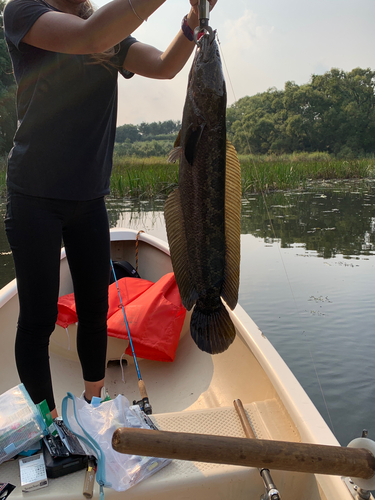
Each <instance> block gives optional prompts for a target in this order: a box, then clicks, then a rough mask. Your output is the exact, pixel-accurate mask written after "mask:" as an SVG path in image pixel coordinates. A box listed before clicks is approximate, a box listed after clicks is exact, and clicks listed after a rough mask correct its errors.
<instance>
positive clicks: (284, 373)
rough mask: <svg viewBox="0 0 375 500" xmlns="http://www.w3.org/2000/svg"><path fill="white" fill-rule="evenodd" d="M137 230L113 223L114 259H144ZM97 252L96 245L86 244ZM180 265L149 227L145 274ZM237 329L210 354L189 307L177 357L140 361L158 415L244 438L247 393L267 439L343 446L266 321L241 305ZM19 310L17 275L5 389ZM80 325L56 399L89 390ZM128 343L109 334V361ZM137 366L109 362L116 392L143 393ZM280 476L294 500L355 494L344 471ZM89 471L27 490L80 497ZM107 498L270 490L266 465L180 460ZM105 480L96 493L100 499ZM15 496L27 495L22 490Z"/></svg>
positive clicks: (59, 364) (171, 425)
mask: <svg viewBox="0 0 375 500" xmlns="http://www.w3.org/2000/svg"><path fill="white" fill-rule="evenodd" d="M136 234H137V233H136V231H132V230H124V229H114V230H112V231H111V240H112V248H111V251H112V258H113V260H127V261H129V262H131V263H132V264H133V265H135V238H136ZM87 251H90V249H87ZM170 271H172V266H171V262H170V258H169V251H168V246H167V245H166V244H165V243H164V242H162V241H160V240H158V239H156V238H153V237H152V236H149V235H146V234H141V235H140V241H139V274H140V275H141V276H142V278H146V279H149V280H152V281H157V280H158V279H159V278H160V277H161V276H162V275H164V274H165V273H167V272H170ZM71 292H72V283H71V278H70V274H69V269H68V266H67V262H66V259H65V254H64V251H63V252H62V260H61V290H60V294H61V295H64V294H66V293H71ZM230 314H231V317H232V319H233V322H234V324H235V327H236V330H237V337H236V340H235V341H234V343H233V344H232V345H231V346H230V348H229V349H228V350H227V351H226V352H224V353H222V354H219V355H214V356H211V355H209V354H207V353H204V352H201V351H200V350H199V349H198V348H197V347H196V345H195V344H194V342H193V340H192V339H191V337H190V334H189V332H188V329H189V325H188V323H189V314H188V315H187V320H186V321H185V324H184V328H183V330H182V332H181V337H180V343H179V346H178V349H177V352H176V359H175V361H174V362H173V363H161V362H156V361H148V360H138V361H139V367H140V370H141V374H142V379H143V380H144V382H145V384H146V386H147V392H148V396H149V399H150V403H151V405H152V407H153V419H154V421H155V422H156V423H157V425H158V426H159V428H160V429H162V430H171V431H185V432H195V433H207V434H218V435H228V436H237V437H243V436H244V434H243V430H242V427H241V424H240V421H239V419H238V416H237V414H236V412H235V409H234V406H233V401H234V399H241V400H242V402H243V404H244V406H245V409H246V411H247V413H248V415H249V417H250V418H251V422H252V425H253V428H254V430H255V432H256V434H257V437H258V438H260V439H262V438H263V439H274V440H281V441H283V440H284V441H296V442H305V443H316V444H327V445H333V446H338V445H339V443H338V442H337V440H336V438H335V437H334V436H333V434H332V433H331V431H330V430H329V428H328V426H327V425H326V423H325V421H324V420H323V418H322V417H321V415H320V414H319V412H318V411H317V409H316V408H315V406H314V405H313V403H312V402H311V400H310V399H309V397H308V396H307V394H306V393H305V391H304V390H303V389H302V387H301V385H300V384H299V383H298V381H297V380H296V378H295V377H294V375H293V374H292V373H291V371H290V370H289V368H288V367H287V365H286V364H285V363H284V361H283V360H282V358H281V357H280V356H279V354H278V353H277V351H276V350H275V349H274V348H273V346H272V345H271V343H270V342H269V341H268V340H267V338H266V337H265V336H264V335H263V334H262V332H261V331H260V330H259V328H258V327H257V326H256V325H255V323H254V322H253V321H252V320H251V318H250V317H249V316H248V315H247V314H246V312H245V311H244V310H243V309H242V308H241V306H239V305H238V306H237V307H236V309H235V310H234V311H230ZM17 315H18V302H17V292H16V283H15V282H12V283H10V284H9V285H7V286H6V287H4V288H3V289H2V290H1V291H0V325H1V326H0V332H1V337H0V338H1V350H2V353H3V359H2V376H1V377H0V394H1V393H3V392H5V391H6V390H7V389H9V388H10V387H13V386H15V385H17V384H18V383H19V379H18V375H17V372H16V369H15V362H14V353H13V350H14V334H15V328H16V322H17ZM75 335H76V327H75V326H74V325H72V326H70V327H69V328H68V333H67V332H66V331H65V330H64V329H63V328H60V327H56V330H55V332H54V334H53V336H52V340H51V344H50V352H51V368H52V377H53V383H54V388H55V398H56V401H57V403H58V406H57V408H58V410H60V407H59V405H60V404H61V401H62V399H63V397H64V396H65V395H66V393H67V392H68V391H69V392H72V393H74V394H76V395H77V396H79V395H80V394H81V392H82V390H83V383H82V376H81V368H80V365H79V362H78V358H77V353H76V349H75ZM126 347H127V341H123V340H119V339H114V338H109V347H108V354H107V358H108V361H114V360H119V359H120V358H121V356H122V354H123V352H124V350H125V348H126ZM125 359H126V360H127V362H128V364H127V365H126V366H124V367H123V375H124V381H123V380H122V370H121V367H120V362H119V361H117V362H112V363H110V364H109V366H108V367H107V374H106V387H107V389H108V390H109V393H110V395H111V396H112V397H115V396H116V395H117V394H124V395H125V396H126V397H127V398H128V399H129V400H130V402H133V400H138V399H140V395H139V391H138V379H137V374H136V370H135V367H134V363H133V360H132V358H129V357H128V356H125ZM271 472H272V477H273V480H274V482H275V484H276V486H277V488H278V489H279V491H280V493H281V497H282V498H284V499H288V500H294V499H295V500H297V499H298V500H300V499H301V498H302V499H303V500H353V494H354V490H353V489H352V486H350V485H349V486H347V484H346V482H345V481H344V480H343V479H342V478H340V477H332V476H322V475H320V476H317V475H313V474H303V473H292V472H282V471H271ZM83 480H84V471H81V472H76V473H73V474H69V475H67V476H65V477H62V478H59V479H50V481H49V486H48V488H44V489H41V490H39V491H36V492H35V493H28V496H30V497H31V496H33V497H35V498H38V499H39V498H51V499H56V500H57V499H61V500H62V499H64V500H65V499H81V498H82V487H83ZM0 481H3V482H4V481H5V482H11V483H12V484H15V485H16V486H19V484H20V480H19V471H18V464H17V463H16V462H10V463H6V464H3V465H1V466H0ZM105 491H106V498H108V499H111V498H117V499H120V498H121V499H123V500H126V499H127V498H129V499H130V498H131V499H134V500H136V499H141V498H142V499H145V498H147V499H148V500H159V499H160V500H161V499H163V500H165V499H166V498H168V497H171V496H172V495H173V497H175V498H178V499H179V500H182V499H186V500H206V499H207V498H211V499H212V500H214V499H215V500H221V499H223V500H224V499H225V500H229V499H233V500H242V499H243V500H253V499H254V500H255V499H257V500H258V499H259V498H260V496H261V495H262V494H263V493H264V486H263V483H262V480H261V477H260V475H259V472H258V470H257V469H254V468H245V467H238V466H226V465H215V464H204V463H198V462H184V461H173V462H172V463H171V464H170V465H168V466H167V467H166V468H165V469H163V470H161V471H160V472H158V473H157V474H155V475H154V476H152V477H151V478H149V479H147V480H145V481H143V482H141V483H140V484H138V485H136V486H135V487H133V488H131V489H130V490H128V491H126V492H122V493H117V492H115V491H114V490H111V489H106V490H105ZM98 495H99V489H98V486H97V485H96V488H95V495H94V498H98ZM11 498H12V500H16V499H18V498H23V494H22V492H21V488H20V487H17V488H16V490H14V492H13V493H12V497H11Z"/></svg>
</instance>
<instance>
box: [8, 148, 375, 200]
mask: <svg viewBox="0 0 375 500" xmlns="http://www.w3.org/2000/svg"><path fill="white" fill-rule="evenodd" d="M239 159H240V164H241V176H242V196H244V197H246V196H247V195H249V194H252V193H259V192H261V191H262V192H269V191H276V190H287V189H299V188H301V189H303V188H304V187H306V185H307V184H308V183H311V182H314V181H322V180H332V179H367V178H375V158H358V159H347V160H342V159H340V160H339V159H336V158H335V157H333V156H330V155H329V154H327V153H298V154H289V155H282V156H265V155H263V156H260V155H251V156H250V155H247V156H240V157H239ZM5 175H6V157H4V158H0V196H2V197H3V196H5V191H6V189H5ZM177 185H178V163H176V164H174V163H168V161H167V159H166V158H165V157H152V158H137V157H134V156H132V157H126V156H119V155H115V156H114V162H113V171H112V177H111V194H112V196H114V197H118V198H141V199H151V198H165V197H166V196H168V194H169V193H170V192H171V191H173V189H175V188H176V187H177Z"/></svg>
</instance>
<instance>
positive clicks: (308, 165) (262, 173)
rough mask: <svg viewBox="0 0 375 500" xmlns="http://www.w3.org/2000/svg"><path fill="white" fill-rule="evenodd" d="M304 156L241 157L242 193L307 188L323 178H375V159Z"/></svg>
mask: <svg viewBox="0 0 375 500" xmlns="http://www.w3.org/2000/svg"><path fill="white" fill-rule="evenodd" d="M304 156H305V155H304ZM304 156H302V155H300V154H299V155H288V156H286V155H285V156H284V157H263V158H262V157H258V158H251V157H240V163H241V172H242V192H243V195H246V194H248V193H255V192H260V191H263V192H268V191H274V190H286V189H297V188H304V187H305V186H306V184H307V183H308V182H314V181H321V180H333V179H366V178H374V177H375V159H353V160H338V159H335V158H331V157H329V155H323V156H321V157H319V156H318V155H315V157H314V156H313V154H312V155H311V156H310V157H306V156H305V157H304Z"/></svg>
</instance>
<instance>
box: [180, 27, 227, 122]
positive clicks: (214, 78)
mask: <svg viewBox="0 0 375 500" xmlns="http://www.w3.org/2000/svg"><path fill="white" fill-rule="evenodd" d="M188 93H189V95H190V99H191V101H192V102H193V103H194V108H195V112H196V114H197V115H202V117H203V118H204V121H205V122H206V123H207V122H210V121H211V119H216V118H217V117H218V116H219V115H221V114H222V113H223V111H224V112H225V109H226V87H225V79H224V75H223V69H222V64H221V59H220V53H219V47H218V44H217V42H216V39H215V36H210V35H208V34H207V35H204V36H202V37H201V38H200V40H199V42H198V47H197V51H196V54H195V58H194V62H193V65H192V68H191V70H190V76H189V88H188Z"/></svg>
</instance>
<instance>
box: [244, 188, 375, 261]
mask: <svg viewBox="0 0 375 500" xmlns="http://www.w3.org/2000/svg"><path fill="white" fill-rule="evenodd" d="M350 186H351V189H348V188H346V190H345V191H344V190H343V189H342V188H340V186H339V185H338V184H324V185H321V186H320V187H319V188H316V187H315V188H314V189H311V190H306V191H302V192H287V193H282V192H281V193H274V194H270V195H266V196H265V198H264V199H263V197H262V196H256V197H252V198H250V199H248V200H244V202H243V205H242V221H241V223H242V233H243V234H249V233H250V234H254V235H255V236H257V237H259V238H264V239H265V241H268V242H273V241H274V239H275V238H277V239H279V240H280V243H281V247H282V248H288V247H290V246H292V245H296V244H299V245H302V246H303V247H304V248H306V250H315V251H316V252H317V255H318V257H324V258H325V259H328V258H330V257H334V256H335V255H338V254H342V255H344V256H345V257H353V256H356V255H370V254H371V255H372V254H373V250H374V243H375V212H374V206H375V185H373V184H369V183H361V184H357V185H354V184H351V185H350Z"/></svg>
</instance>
